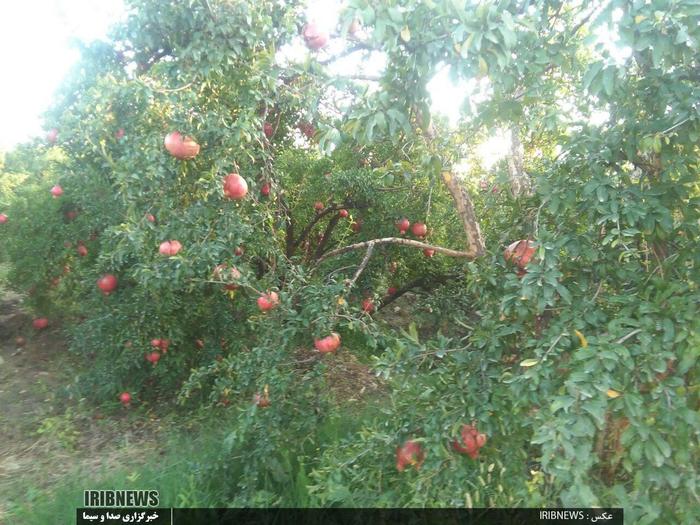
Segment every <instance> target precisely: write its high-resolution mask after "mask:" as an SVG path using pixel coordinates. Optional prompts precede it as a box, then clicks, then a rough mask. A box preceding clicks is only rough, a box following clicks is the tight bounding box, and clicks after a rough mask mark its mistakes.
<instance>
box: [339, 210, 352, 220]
mask: <svg viewBox="0 0 700 525" xmlns="http://www.w3.org/2000/svg"><path fill="white" fill-rule="evenodd" d="M338 215H340V216H341V217H342V218H343V219H344V218H346V217H347V216H348V215H350V214H349V213H348V210H346V209H342V210H340V211H339V212H338Z"/></svg>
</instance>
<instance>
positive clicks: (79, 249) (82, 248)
mask: <svg viewBox="0 0 700 525" xmlns="http://www.w3.org/2000/svg"><path fill="white" fill-rule="evenodd" d="M76 251H77V252H78V255H80V256H81V257H85V256H86V255H87V254H88V249H87V247H86V246H85V245H84V244H78V247H77V248H76Z"/></svg>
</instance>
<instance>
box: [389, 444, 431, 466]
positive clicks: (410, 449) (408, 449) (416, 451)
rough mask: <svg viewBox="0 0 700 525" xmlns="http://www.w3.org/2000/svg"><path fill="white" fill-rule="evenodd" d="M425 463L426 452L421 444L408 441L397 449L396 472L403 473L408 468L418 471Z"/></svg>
mask: <svg viewBox="0 0 700 525" xmlns="http://www.w3.org/2000/svg"><path fill="white" fill-rule="evenodd" d="M423 461H425V451H424V450H423V447H421V445H420V443H417V442H415V441H412V440H408V441H406V442H404V444H403V445H401V446H400V447H397V449H396V470H398V471H399V472H403V471H404V470H405V469H406V467H407V466H412V467H413V468H415V469H416V470H418V469H420V467H421V465H422V464H423Z"/></svg>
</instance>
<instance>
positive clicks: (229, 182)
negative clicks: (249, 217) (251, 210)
mask: <svg viewBox="0 0 700 525" xmlns="http://www.w3.org/2000/svg"><path fill="white" fill-rule="evenodd" d="M247 193H248V183H247V182H246V181H245V179H244V178H243V177H241V176H240V175H239V174H238V173H229V174H228V175H227V176H226V177H224V196H225V197H226V198H228V199H233V200H241V199H242V198H244V197H245V196H246V194H247Z"/></svg>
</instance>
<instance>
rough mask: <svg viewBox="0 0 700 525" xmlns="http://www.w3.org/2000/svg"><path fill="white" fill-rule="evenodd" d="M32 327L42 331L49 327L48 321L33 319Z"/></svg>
mask: <svg viewBox="0 0 700 525" xmlns="http://www.w3.org/2000/svg"><path fill="white" fill-rule="evenodd" d="M32 326H33V327H34V328H35V329H36V330H43V329H44V328H46V327H47V326H49V320H48V319H47V318H46V317H39V318H38V319H34V320H33V321H32Z"/></svg>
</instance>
